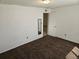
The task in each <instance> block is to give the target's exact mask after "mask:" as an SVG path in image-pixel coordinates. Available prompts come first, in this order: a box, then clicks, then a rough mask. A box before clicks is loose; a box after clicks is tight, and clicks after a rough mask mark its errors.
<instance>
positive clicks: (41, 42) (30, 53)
mask: <svg viewBox="0 0 79 59" xmlns="http://www.w3.org/2000/svg"><path fill="white" fill-rule="evenodd" d="M74 46H76V44H75V43H72V42H69V41H66V40H63V39H61V38H57V37H52V36H49V35H47V36H45V37H43V38H40V39H38V40H36V41H33V42H30V43H28V44H25V45H22V46H20V47H17V48H15V49H12V50H10V51H7V52H5V53H2V54H0V59H65V56H66V55H67V54H68V53H69V51H71V50H72V48H73V47H74Z"/></svg>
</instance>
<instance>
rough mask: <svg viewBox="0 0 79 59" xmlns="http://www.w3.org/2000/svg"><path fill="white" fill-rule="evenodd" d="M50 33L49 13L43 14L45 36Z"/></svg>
mask: <svg viewBox="0 0 79 59" xmlns="http://www.w3.org/2000/svg"><path fill="white" fill-rule="evenodd" d="M47 33H48V13H43V35H44V36H45V35H47Z"/></svg>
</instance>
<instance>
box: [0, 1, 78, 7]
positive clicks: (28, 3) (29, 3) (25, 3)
mask: <svg viewBox="0 0 79 59" xmlns="http://www.w3.org/2000/svg"><path fill="white" fill-rule="evenodd" d="M0 3H1V4H13V5H23V6H35V7H48V8H54V7H61V6H64V5H72V4H78V3H79V0H51V2H50V3H49V4H43V3H42V2H41V0H0Z"/></svg>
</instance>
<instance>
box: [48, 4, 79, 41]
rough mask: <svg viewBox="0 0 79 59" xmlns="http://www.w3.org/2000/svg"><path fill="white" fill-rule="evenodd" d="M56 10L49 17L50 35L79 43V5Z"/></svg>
mask: <svg viewBox="0 0 79 59" xmlns="http://www.w3.org/2000/svg"><path fill="white" fill-rule="evenodd" d="M54 10H55V11H52V13H50V16H49V17H50V18H49V34H50V35H52V36H53V35H54V36H57V37H61V38H64V39H66V40H70V41H73V42H76V43H79V5H73V6H66V7H60V8H55V9H54ZM54 24H55V26H54ZM53 29H55V32H54V30H53Z"/></svg>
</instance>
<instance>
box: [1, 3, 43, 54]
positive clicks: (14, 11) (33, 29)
mask: <svg viewBox="0 0 79 59" xmlns="http://www.w3.org/2000/svg"><path fill="white" fill-rule="evenodd" d="M42 10H43V9H42V8H36V7H23V6H16V5H5V4H0V53H2V52H5V51H7V50H10V49H13V48H15V47H17V46H20V45H22V44H25V43H28V42H30V41H33V40H35V39H37V38H40V37H42V36H43V32H42V34H41V35H38V22H37V20H38V18H41V19H43V12H42ZM42 23H43V21H42ZM42 26H43V25H42ZM42 31H43V28H42Z"/></svg>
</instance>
